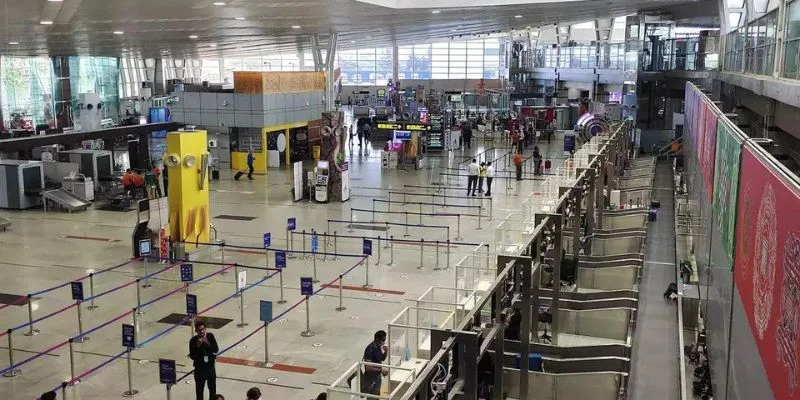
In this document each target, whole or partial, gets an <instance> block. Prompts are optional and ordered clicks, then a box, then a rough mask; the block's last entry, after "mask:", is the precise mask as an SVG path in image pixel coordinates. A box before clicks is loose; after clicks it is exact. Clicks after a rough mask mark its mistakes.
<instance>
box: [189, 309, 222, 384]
mask: <svg viewBox="0 0 800 400" xmlns="http://www.w3.org/2000/svg"><path fill="white" fill-rule="evenodd" d="M194 331H195V332H197V335H196V336H194V337H192V339H191V340H189V358H191V359H192V361H193V364H194V387H195V392H196V393H197V400H203V391H204V390H205V386H206V382H208V392H209V396H208V398H209V399H213V398H214V396H216V394H217V372H216V371H215V370H214V360H215V359H216V358H217V352H219V346H218V345H217V339H215V338H214V335H213V334H211V333H208V332H206V324H205V322H203V321H197V322H196V323H195V324H194Z"/></svg>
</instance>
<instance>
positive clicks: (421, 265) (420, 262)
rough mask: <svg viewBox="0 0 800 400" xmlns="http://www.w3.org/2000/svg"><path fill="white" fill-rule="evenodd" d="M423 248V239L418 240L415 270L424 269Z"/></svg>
mask: <svg viewBox="0 0 800 400" xmlns="http://www.w3.org/2000/svg"><path fill="white" fill-rule="evenodd" d="M423 246H425V239H420V241H419V267H417V269H423V268H424V267H425V263H424V262H423V261H422V248H423Z"/></svg>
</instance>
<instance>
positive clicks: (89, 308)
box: [86, 306, 100, 310]
mask: <svg viewBox="0 0 800 400" xmlns="http://www.w3.org/2000/svg"><path fill="white" fill-rule="evenodd" d="M98 308H100V306H89V307H86V309H87V310H96V309H98Z"/></svg>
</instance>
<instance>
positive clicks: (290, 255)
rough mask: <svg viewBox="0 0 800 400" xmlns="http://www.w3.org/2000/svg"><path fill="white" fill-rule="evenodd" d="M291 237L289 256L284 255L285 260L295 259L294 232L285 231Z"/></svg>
mask: <svg viewBox="0 0 800 400" xmlns="http://www.w3.org/2000/svg"><path fill="white" fill-rule="evenodd" d="M286 232H288V233H289V236H291V240H289V254H287V255H286V258H295V255H294V231H286Z"/></svg>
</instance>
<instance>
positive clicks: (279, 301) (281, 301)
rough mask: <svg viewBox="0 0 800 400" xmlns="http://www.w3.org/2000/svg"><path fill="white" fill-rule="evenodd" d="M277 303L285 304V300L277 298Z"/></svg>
mask: <svg viewBox="0 0 800 400" xmlns="http://www.w3.org/2000/svg"><path fill="white" fill-rule="evenodd" d="M277 303H278V304H286V300H278V301H277Z"/></svg>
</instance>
